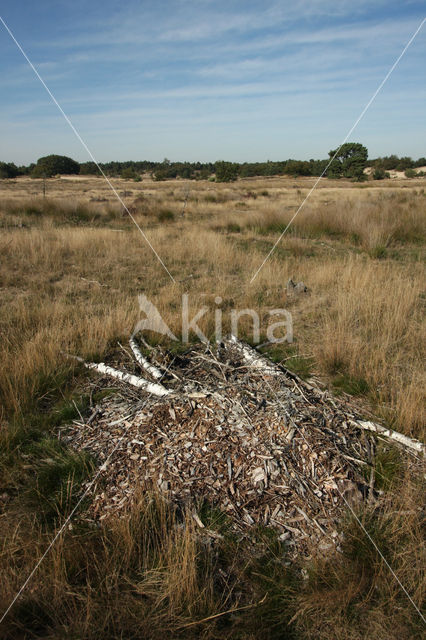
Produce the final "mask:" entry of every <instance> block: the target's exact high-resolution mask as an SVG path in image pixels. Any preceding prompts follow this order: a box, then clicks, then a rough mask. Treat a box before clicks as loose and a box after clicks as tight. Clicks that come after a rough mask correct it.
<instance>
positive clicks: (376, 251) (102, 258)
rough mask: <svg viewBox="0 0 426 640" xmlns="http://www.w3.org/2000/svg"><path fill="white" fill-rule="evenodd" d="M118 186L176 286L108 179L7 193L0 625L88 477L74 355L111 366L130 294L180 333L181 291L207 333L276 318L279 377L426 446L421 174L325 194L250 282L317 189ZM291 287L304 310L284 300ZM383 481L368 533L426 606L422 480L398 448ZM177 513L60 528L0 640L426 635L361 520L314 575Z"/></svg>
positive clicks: (271, 181) (138, 510)
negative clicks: (245, 314) (331, 396)
mask: <svg viewBox="0 0 426 640" xmlns="http://www.w3.org/2000/svg"><path fill="white" fill-rule="evenodd" d="M112 182H113V184H114V186H115V188H116V189H117V191H118V192H119V194H120V196H121V197H122V199H123V200H124V202H125V203H126V206H128V207H129V210H130V211H131V213H132V215H133V216H134V218H135V220H137V222H138V224H139V225H140V226H141V228H142V229H143V230H144V233H145V234H146V236H147V238H148V239H149V241H150V243H151V244H152V246H153V247H154V248H155V250H156V251H157V252H158V254H159V255H160V257H161V259H162V261H163V262H164V264H165V265H166V266H167V268H168V270H169V271H170V273H171V274H172V276H173V278H174V280H175V282H172V280H171V279H170V277H169V275H168V274H167V273H166V271H165V270H164V269H163V267H162V266H161V265H160V263H159V262H158V260H157V258H156V257H155V255H154V253H153V252H152V250H151V249H150V247H149V246H148V244H147V242H146V241H145V240H144V238H143V237H142V235H141V234H140V232H139V231H138V229H137V228H136V227H135V225H134V223H133V222H132V220H131V219H130V218H129V216H128V215H127V214H126V213H125V212H123V207H122V205H121V204H120V203H119V202H118V201H117V199H116V198H115V196H114V194H113V193H112V192H111V190H110V188H109V187H108V185H107V184H106V182H105V181H104V180H103V179H102V178H100V177H84V176H75V177H71V176H70V177H69V178H67V177H62V178H56V179H55V178H52V179H49V180H47V181H46V185H45V187H46V193H45V195H43V181H42V180H32V179H29V178H26V177H25V178H17V179H16V180H3V181H1V182H0V227H1V237H0V248H1V256H2V260H1V266H0V282H1V285H0V286H1V299H2V306H1V311H0V327H1V334H2V341H1V363H2V367H1V370H0V394H1V404H2V413H1V415H0V420H1V439H2V446H1V467H0V473H1V475H0V487H1V495H0V508H1V513H0V529H1V538H2V552H1V561H0V575H1V583H2V593H1V596H0V604H1V608H2V610H3V609H4V608H6V606H7V605H8V603H9V602H10V600H11V599H12V597H13V596H14V594H15V592H16V591H17V589H18V588H19V586H20V584H22V582H23V580H24V579H25V577H26V576H27V575H28V573H29V571H30V570H31V568H32V567H33V566H34V564H35V562H36V561H37V559H38V558H39V557H40V555H41V554H42V553H43V550H44V549H45V548H46V546H47V543H48V540H49V539H51V537H52V535H53V533H54V531H55V527H58V526H59V524H60V522H61V521H62V520H63V518H64V517H65V516H66V514H67V513H68V512H69V511H70V509H71V508H72V505H73V504H74V501H75V497H76V495H78V489H79V483H81V481H82V480H83V479H84V478H85V477H87V476H88V475H89V474H90V472H91V469H92V468H93V464H95V463H94V462H93V461H90V460H86V459H82V458H81V457H79V456H77V455H76V454H75V453H72V452H70V451H69V450H68V449H66V448H64V447H62V446H60V445H59V444H58V442H57V439H56V437H55V428H56V427H57V426H58V425H59V424H61V423H64V422H66V421H67V420H68V421H69V420H71V419H72V418H73V417H74V416H75V415H76V412H82V413H83V412H84V411H85V407H86V406H87V402H88V400H87V397H86V395H85V381H86V380H87V373H84V372H83V371H82V370H81V369H80V368H79V367H78V366H76V365H75V364H74V363H72V362H70V361H69V360H67V359H65V358H64V356H63V352H68V353H75V354H78V355H80V356H82V357H86V358H89V357H90V358H104V357H105V356H106V355H107V354H108V351H109V350H110V349H111V347H112V345H115V344H116V343H117V340H121V339H123V340H125V339H126V337H128V336H129V334H130V333H131V331H132V329H133V327H134V326H135V324H136V322H137V320H138V319H139V308H138V299H137V296H138V294H140V293H144V294H145V295H146V296H147V297H148V298H149V299H150V300H151V301H152V302H153V303H154V304H155V305H156V307H157V308H158V309H159V311H160V312H161V314H162V316H163V318H164V319H165V320H166V322H167V323H168V325H169V327H170V328H171V329H172V331H174V332H175V333H176V334H179V332H180V326H181V307H180V304H181V303H180V301H181V295H182V293H188V295H189V301H190V307H191V309H192V310H193V311H194V312H195V310H196V309H197V308H199V307H201V306H207V307H210V308H211V309H212V313H211V314H206V316H205V319H202V320H201V321H200V323H199V324H200V326H201V327H202V328H203V330H204V332H205V333H206V334H208V335H213V331H214V313H213V310H214V309H215V308H216V306H217V305H216V303H215V298H216V297H217V296H220V297H221V298H222V305H221V306H222V309H223V317H224V325H225V327H224V328H225V329H226V328H229V327H226V322H227V320H226V319H227V318H228V317H229V315H227V313H226V311H227V310H230V309H232V308H235V309H243V308H252V309H254V310H256V311H257V312H258V313H259V316H260V317H261V318H262V317H265V316H266V315H267V313H268V311H269V309H272V308H281V307H284V308H285V309H287V310H288V311H290V312H291V313H292V316H293V324H294V342H293V343H292V344H287V343H285V344H283V345H275V346H274V347H273V348H269V349H268V348H266V352H267V353H269V355H270V356H271V357H272V358H273V359H275V360H277V361H280V362H283V364H285V366H287V367H288V368H289V369H291V370H294V371H295V372H297V373H298V374H299V375H301V376H303V377H307V378H309V377H313V376H314V377H315V378H316V379H317V381H319V382H320V383H321V384H323V385H326V386H328V387H329V388H330V389H332V390H333V391H334V392H335V393H336V394H349V395H351V396H353V402H354V403H356V404H357V406H358V407H359V408H361V409H362V411H363V412H364V413H365V415H367V416H372V417H373V418H374V419H375V420H377V421H380V422H381V423H382V424H385V425H388V426H390V427H392V428H394V429H396V430H398V431H401V432H403V433H405V434H407V435H410V436H412V437H415V438H418V439H421V440H424V431H423V429H424V423H425V420H424V418H425V415H424V406H425V404H424V400H425V398H424V390H425V388H426V385H425V377H424V355H425V354H424V344H425V339H424V338H425V324H424V316H423V312H424V301H425V290H424V281H425V280H424V276H425V271H424V258H425V252H424V239H425V225H426V222H425V221H426V216H425V209H426V190H425V189H426V179H425V178H414V179H391V180H382V181H369V182H364V183H353V182H349V181H343V180H339V181H332V180H326V179H325V180H322V181H321V182H320V184H319V186H318V187H317V189H316V190H315V191H314V192H313V194H312V196H311V197H310V198H309V200H308V202H307V203H306V204H305V206H304V208H303V209H302V211H301V212H300V213H299V215H298V216H297V218H296V220H295V221H294V223H293V225H292V226H291V228H290V229H289V231H288V232H287V233H286V234H285V236H284V238H283V239H282V241H281V242H280V243H279V245H278V246H277V248H276V250H275V252H274V253H273V255H272V256H271V258H270V260H268V261H267V262H266V264H265V266H264V267H263V268H262V270H261V271H260V272H259V274H258V276H257V277H256V279H255V280H254V281H253V282H250V280H251V278H252V276H253V275H254V273H255V272H256V270H257V269H258V267H259V266H260V264H261V263H262V261H263V259H264V258H265V256H266V255H267V253H268V252H269V250H270V249H271V247H272V246H273V244H274V243H275V241H276V239H277V238H278V237H279V235H280V233H281V232H282V230H283V229H284V228H285V227H286V224H287V222H288V221H289V219H290V218H291V216H292V215H293V213H294V212H295V210H296V209H297V207H298V205H299V204H300V203H301V202H302V200H303V199H304V197H305V196H306V195H307V193H308V191H309V189H310V188H311V186H312V185H313V183H314V179H311V178H299V179H293V178H268V179H265V178H262V179H245V180H239V181H237V182H234V183H229V184H216V183H214V182H210V181H197V182H195V181H184V180H170V181H163V182H154V181H152V180H151V179H149V177H145V176H144V179H143V180H142V182H133V181H126V180H123V179H113V180H112ZM289 278H292V279H293V280H295V281H301V280H302V281H303V282H304V283H305V284H306V286H307V287H308V293H307V294H306V295H301V296H292V297H289V296H287V293H286V283H287V281H288V280H289ZM242 327H243V331H242V334H241V337H244V336H246V337H247V338H249V337H250V323H249V322H248V321H247V322H246V324H245V325H242ZM377 470H378V474H379V475H380V474H381V475H382V486H383V490H384V496H383V501H382V502H381V504H380V508H377V507H376V508H373V507H371V508H369V507H365V510H364V511H363V512H362V513H361V514H360V517H361V518H362V519H363V522H364V523H365V525H366V527H367V528H368V530H369V532H370V533H371V535H372V536H373V537H374V539H375V540H376V542H377V544H378V546H380V548H381V549H382V550H383V552H384V553H385V555H386V557H387V559H388V561H389V563H390V564H391V566H392V567H393V569H394V570H395V572H396V573H397V574H398V576H399V578H400V580H401V582H402V583H403V584H404V586H405V587H406V589H407V591H408V592H409V593H410V595H411V597H412V598H413V600H414V601H415V602H416V604H417V605H418V606H420V605H421V598H422V595H424V578H423V575H422V565H423V567H424V562H423V563H422V557H421V549H422V548H424V547H422V537H421V512H420V511H419V505H420V504H421V502H420V501H421V484H420V479H419V478H418V477H417V476H416V474H415V473H414V472H413V471H411V470H410V468H409V466H407V465H406V464H405V459H404V454H401V452H399V451H397V450H391V451H389V450H387V451H386V453H384V454H383V455H382V456H381V458H379V459H378V460H377ZM216 516H217V517H216V519H215V518H212V520H213V522H212V526H214V522H215V521H217V522H219V521H220V522H222V521H221V518H220V514H216ZM177 517H178V516H177V515H176V514H175V513H172V512H171V511H170V510H169V509H168V507H167V505H164V504H162V503H161V501H159V500H158V499H156V500H155V501H154V502H151V503H149V504H148V503H147V500H146V498H144V497H141V499H140V501H139V503H138V504H137V505H135V506H133V507H132V509H131V510H129V514H128V516H127V517H126V518H124V519H121V520H120V521H116V522H111V523H110V524H109V525H108V527H105V528H103V529H99V530H95V531H93V530H86V529H84V528H79V527H75V528H74V529H72V530H67V531H66V532H65V533H64V534H63V535H61V536H60V539H59V540H58V542H57V544H56V545H55V547H54V548H53V549H52V551H51V552H50V554H49V555H48V557H47V558H46V560H45V561H44V562H43V564H42V566H41V567H40V569H39V570H38V572H37V573H36V575H35V576H34V577H33V578H32V580H31V582H30V583H29V585H28V587H27V589H26V591H25V593H24V595H23V596H22V598H21V599H20V600H19V601H18V602H17V603H16V605H15V607H14V608H13V609H12V610H11V612H10V614H9V616H8V617H7V619H6V620H5V621H4V623H3V625H2V626H3V628H0V637H5V638H6V637H8V638H24V637H25V638H65V637H68V638H69V637H76V638H77V637H78V638H80V637H84V638H99V637H104V638H111V639H112V638H121V637H126V638H148V637H149V638H151V637H152V638H157V637H162V636H163V635H164V633H169V635H170V637H194V638H196V637H203V638H219V637H220V638H222V637H233V638H253V639H254V638H284V637H289V638H324V639H326V638H327V639H328V638H346V639H352V638H353V639H354V640H355V639H357V640H358V639H361V638H367V637H369V638H383V639H385V638H386V639H388V638H395V639H396V638H411V637H413V638H414V637H419V635H418V634H419V633H420V629H421V624H422V623H421V620H420V617H419V616H418V613H416V611H415V610H414V608H413V607H412V605H411V604H410V602H409V601H408V599H407V597H406V596H405V594H404V593H403V592H402V591H401V589H400V587H399V586H398V585H397V583H396V582H395V580H394V579H393V577H392V576H391V574H390V573H389V570H388V568H387V567H386V566H385V565H384V564H383V561H382V560H381V559H380V557H378V556H377V554H376V552H375V551H374V549H373V548H372V547H371V545H370V544H369V542H368V540H367V539H366V538H365V536H364V534H363V533H362V531H361V530H359V529H358V528H357V527H356V525H355V524H354V523H353V522H352V521H351V520H350V517H349V516H348V520H347V521H344V522H342V527H343V528H344V529H345V531H346V532H347V535H346V540H347V543H346V547H345V549H344V550H343V552H342V554H341V555H340V556H339V557H337V558H335V557H333V558H322V559H317V558H314V559H311V561H310V562H306V561H304V562H305V564H304V565H303V566H302V567H294V566H288V565H287V563H286V562H285V559H284V560H283V557H282V550H281V549H279V548H278V546H277V544H276V542H275V541H274V539H273V536H271V535H270V532H269V531H263V532H259V533H258V540H257V541H255V542H253V549H250V550H249V549H247V548H245V547H244V545H239V543H238V541H236V540H234V539H231V538H229V539H228V538H227V537H226V535H225V537H224V541H223V543H222V545H221V548H220V550H219V551H217V550H215V552H214V553H213V552H211V553H210V552H209V550H208V549H206V548H204V547H203V548H201V547H200V544H199V542H198V540H197V536H196V534H195V532H194V530H193V527H192V525H190V523H189V521H188V522H187V526H186V527H176V526H174V525H175V524H176V518H177ZM222 575H226V576H227V579H226V580H225V581H224V580H223V579H221V578H220V576H222ZM300 576H303V577H300ZM227 611H228V612H229V611H230V612H231V613H225V612H227ZM2 634H3V635H2Z"/></svg>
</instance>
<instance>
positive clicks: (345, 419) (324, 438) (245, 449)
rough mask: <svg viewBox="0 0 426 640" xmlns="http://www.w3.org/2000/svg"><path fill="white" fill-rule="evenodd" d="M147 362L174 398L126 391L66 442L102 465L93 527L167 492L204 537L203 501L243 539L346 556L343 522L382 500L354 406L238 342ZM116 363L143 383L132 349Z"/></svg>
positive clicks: (159, 354)
mask: <svg viewBox="0 0 426 640" xmlns="http://www.w3.org/2000/svg"><path fill="white" fill-rule="evenodd" d="M150 359H151V362H153V363H154V362H155V366H156V367H158V370H162V371H163V372H164V376H163V378H162V380H161V384H163V385H164V386H165V388H167V390H170V391H171V393H170V394H169V395H167V396H164V397H158V396H155V395H152V394H149V393H146V392H145V391H143V390H140V389H135V388H134V387H131V386H130V385H128V384H126V383H125V382H119V383H118V384H117V386H116V388H117V391H116V392H115V393H114V395H112V396H109V397H106V398H104V399H103V400H101V401H100V402H99V403H98V404H97V405H96V406H95V407H94V408H93V410H92V413H91V415H90V416H89V417H88V419H87V420H76V421H74V422H73V424H72V425H70V426H68V427H67V429H66V431H65V432H63V433H62V434H61V437H62V438H63V439H66V440H67V441H68V442H70V443H71V444H72V446H73V447H75V448H76V449H78V450H85V451H88V452H90V453H91V454H92V455H93V456H94V457H95V458H96V460H97V461H98V462H99V465H100V467H99V468H98V473H99V475H98V477H97V478H96V481H95V482H94V483H93V486H92V487H91V497H92V500H91V506H90V507H89V512H88V514H87V517H89V518H90V519H92V520H104V519H105V518H108V517H109V516H111V515H112V514H116V513H118V512H120V510H122V509H123V508H124V507H126V506H128V505H129V503H130V502H131V501H132V499H133V497H134V495H135V492H136V490H138V491H140V489H141V488H142V490H147V491H152V490H159V491H160V492H162V493H163V494H164V495H165V496H167V497H168V498H169V499H170V500H171V501H173V502H174V503H177V504H179V505H181V506H182V505H184V506H186V507H188V508H190V509H191V511H192V513H193V517H194V519H195V520H196V522H197V524H198V526H200V527H201V528H203V527H204V526H205V523H203V522H202V518H201V517H200V511H199V507H200V504H201V503H202V502H203V501H207V502H208V503H209V504H211V505H214V506H216V507H218V508H220V509H221V510H223V511H224V512H225V513H226V514H228V516H229V517H230V521H231V522H232V526H233V527H234V528H235V529H236V530H238V531H239V532H241V534H242V535H245V533H248V531H249V530H250V528H251V527H253V526H254V525H262V526H265V525H267V526H271V527H273V528H275V529H276V530H277V532H278V536H279V537H280V539H281V540H283V541H285V542H286V544H287V545H288V546H289V551H290V552H294V553H299V552H301V551H303V550H304V549H306V548H307V546H308V543H309V548H312V543H313V544H314V546H315V547H316V548H317V549H318V551H319V552H323V553H325V552H327V550H329V549H331V548H333V547H334V546H337V547H338V545H339V543H340V534H339V532H338V522H339V520H340V519H341V516H342V513H343V512H344V511H347V510H348V508H349V506H350V507H352V508H354V507H355V508H356V507H357V505H358V504H359V503H360V501H363V500H366V499H370V500H372V499H375V496H376V495H377V493H376V491H375V489H374V473H372V472H371V469H372V465H371V463H372V461H373V458H374V450H375V443H376V437H375V436H373V434H371V433H369V432H368V431H364V430H362V429H360V428H359V426H357V424H356V422H355V421H356V416H355V415H354V413H353V411H351V410H350V407H349V405H347V404H345V403H344V402H343V401H340V400H336V399H333V398H332V397H331V396H330V395H329V394H328V393H327V392H324V391H322V390H320V389H319V387H317V386H315V385H312V384H308V383H306V382H303V381H302V380H300V379H299V378H298V377H297V376H295V375H294V374H291V373H290V372H288V371H286V370H285V369H283V368H282V367H278V366H277V365H273V364H272V363H271V362H270V361H269V360H266V358H263V357H260V356H258V355H257V353H256V352H255V351H254V350H252V349H251V348H250V347H248V346H247V345H243V343H240V342H239V341H236V340H227V341H224V342H223V343H222V344H221V345H219V346H218V347H217V348H216V347H214V348H213V347H211V346H207V345H205V344H199V345H197V346H192V347H190V348H189V349H188V351H187V352H186V353H185V354H184V355H178V356H173V355H172V354H170V353H169V352H167V351H165V350H161V349H158V348H157V349H155V350H153V352H152V354H151V358H150ZM109 364H110V365H111V366H119V367H120V368H121V370H123V369H124V370H126V372H127V373H132V374H136V375H137V374H138V373H140V372H141V371H142V372H143V373H146V371H143V368H140V367H139V365H138V364H137V363H136V362H135V361H134V360H133V359H132V355H131V354H130V352H129V351H128V350H127V349H124V348H121V351H120V352H117V353H116V354H115V356H114V357H113V358H112V361H111V363H109ZM102 380H104V381H105V383H106V382H107V378H105V377H104V378H103V379H102ZM87 486H89V484H88V485H87Z"/></svg>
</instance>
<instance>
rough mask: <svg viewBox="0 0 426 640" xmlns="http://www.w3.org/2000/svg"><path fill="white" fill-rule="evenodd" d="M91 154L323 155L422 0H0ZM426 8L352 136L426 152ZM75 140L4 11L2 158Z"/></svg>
mask: <svg viewBox="0 0 426 640" xmlns="http://www.w3.org/2000/svg"><path fill="white" fill-rule="evenodd" d="M0 15H1V17H2V18H3V20H4V21H5V22H6V23H7V25H8V26H9V28H10V29H11V31H12V32H13V34H14V36H15V38H16V39H17V41H18V42H19V43H20V45H21V46H22V48H23V49H24V50H25V52H26V54H27V55H28V57H29V59H30V60H31V62H32V63H33V64H34V66H35V67H36V68H37V70H38V72H39V74H40V75H41V77H42V78H43V80H44V81H45V83H46V84H47V85H48V87H49V89H50V90H51V92H52V93H53V95H54V96H55V98H56V99H57V101H58V102H59V104H60V105H61V107H62V108H63V110H64V111H65V113H66V114H67V116H68V117H69V118H70V120H71V121H72V123H73V124H74V126H75V128H76V129H77V130H78V132H79V133H80V135H81V137H82V138H83V140H84V142H85V143H86V145H87V146H88V147H89V149H90V151H91V152H92V154H93V156H94V157H95V158H96V160H97V161H99V162H107V161H109V160H121V161H122V160H154V161H161V160H163V159H164V158H166V157H167V158H169V159H170V160H172V161H177V160H184V161H191V162H192V161H202V162H206V161H212V162H214V161H215V160H220V159H225V160H230V161H234V162H254V161H265V160H268V159H269V160H284V159H287V158H297V159H309V158H325V157H327V155H328V152H329V150H330V149H333V148H336V147H337V146H338V145H339V144H340V143H341V142H342V141H343V139H344V138H345V136H346V135H347V133H348V131H349V130H350V129H351V127H352V125H353V124H354V122H355V121H356V119H357V118H358V117H359V115H360V113H361V112H362V110H363V108H364V107H365V105H366V104H367V103H368V101H369V100H370V98H371V96H372V95H373V94H374V92H375V91H376V89H377V88H378V86H379V85H380V83H381V82H382V80H383V78H384V77H385V75H386V73H387V72H388V71H389V69H390V67H391V66H392V64H393V63H394V62H395V60H396V59H397V57H398V55H399V54H400V53H401V51H402V50H403V48H404V46H405V45H406V43H407V42H408V40H409V39H410V37H411V36H412V34H413V33H414V32H415V30H416V28H417V27H418V26H419V25H420V24H421V21H422V19H423V18H424V17H425V15H426V10H425V3H424V2H423V1H421V2H420V1H410V0H404V2H400V1H399V2H394V1H393V0H384V1H382V0H369V1H368V2H367V1H365V0H356V2H354V1H353V0H351V1H350V2H349V1H346V0H333V1H332V2H331V1H329V0H321V1H317V0H311V1H309V2H308V1H305V0H298V1H297V2H295V1H294V0H292V1H291V2H290V1H287V0H285V1H284V0H281V1H277V0H261V1H260V0H256V1H254V0H228V1H223V0H214V1H211V0H191V1H190V0H157V1H156V2H153V0H149V1H146V0H139V1H138V0H128V1H123V2H117V0H102V2H101V1H100V0H91V1H90V2H89V1H87V0H72V1H71V2H70V1H69V0H66V1H63V0H55V1H53V0H39V1H38V2H34V0H31V1H29V0H21V1H20V0H13V1H12V0H1V1H0ZM425 54H426V23H425V25H423V27H422V29H421V31H420V32H419V34H418V35H417V37H416V39H415V40H414V42H413V43H412V45H411V46H410V47H409V49H408V50H407V52H406V54H405V55H404V57H403V58H402V60H401V61H400V63H399V64H398V66H397V67H396V69H395V70H394V72H393V73H392V75H391V76H390V78H389V80H388V81H387V83H386V84H385V85H384V87H383V89H382V90H381V91H380V93H379V94H378V96H377V98H376V99H375V100H374V102H373V103H372V105H371V107H370V108H369V110H368V111H367V113H366V115H365V116H364V117H363V119H362V120H361V122H360V123H359V125H358V126H357V127H356V129H355V131H354V132H353V133H352V134H351V137H350V138H349V140H350V141H355V142H361V143H362V144H364V145H365V146H367V148H368V150H369V156H370V157H378V156H382V155H389V154H391V153H396V154H398V155H400V156H401V155H408V156H411V157H413V158H415V159H417V158H419V157H421V156H426V135H425V134H426V118H425V115H426V108H425V106H426V82H425V80H426V71H425V69H426V65H425V60H426V55H425ZM50 153H57V154H61V155H68V156H71V157H72V158H74V159H76V160H78V161H80V162H84V161H86V160H89V159H90V158H89V156H88V153H87V151H86V150H85V149H84V147H83V146H82V144H81V142H79V140H78V139H77V138H76V136H75V134H74V133H73V132H72V131H71V129H70V127H69V125H68V124H67V122H66V121H65V119H64V118H63V116H62V115H61V113H60V112H59V110H58V108H57V107H56V106H55V104H54V103H53V102H52V99H51V98H50V97H49V95H48V94H47V92H46V90H45V89H44V87H43V86H42V84H41V83H40V81H39V80H38V78H37V77H36V76H35V74H34V72H33V71H32V69H31V68H30V66H29V65H28V63H27V62H26V60H25V58H24V57H23V56H22V54H21V52H20V51H19V49H18V47H17V46H16V44H15V43H14V42H13V40H12V39H11V37H10V35H9V34H8V33H7V31H6V29H5V28H4V26H3V25H2V24H1V23H0V160H1V161H6V162H15V163H16V164H18V165H21V164H29V163H30V162H35V161H36V160H37V158H39V157H41V156H44V155H48V154H50Z"/></svg>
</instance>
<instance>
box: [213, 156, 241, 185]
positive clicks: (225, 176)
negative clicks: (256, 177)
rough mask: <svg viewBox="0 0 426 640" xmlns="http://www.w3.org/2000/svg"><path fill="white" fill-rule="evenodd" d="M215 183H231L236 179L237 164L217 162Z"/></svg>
mask: <svg viewBox="0 0 426 640" xmlns="http://www.w3.org/2000/svg"><path fill="white" fill-rule="evenodd" d="M215 173H216V182H233V181H234V180H236V179H237V178H238V164H236V163H235V162H225V161H224V160H219V161H218V162H216V163H215Z"/></svg>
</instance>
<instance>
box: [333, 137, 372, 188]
mask: <svg viewBox="0 0 426 640" xmlns="http://www.w3.org/2000/svg"><path fill="white" fill-rule="evenodd" d="M336 152H337V153H336ZM335 154H336V157H335V158H334V159H333V160H332V162H331V164H330V166H329V168H328V169H327V176H328V177H329V178H341V177H342V176H343V177H345V178H355V180H362V179H363V177H364V169H365V167H366V166H367V158H368V150H367V147H364V146H363V145H362V144H360V143H359V142H346V143H345V144H343V145H342V146H341V147H340V149H338V150H337V149H334V150H333V149H332V150H331V151H329V153H328V155H329V157H330V158H333V156H334V155H335Z"/></svg>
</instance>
